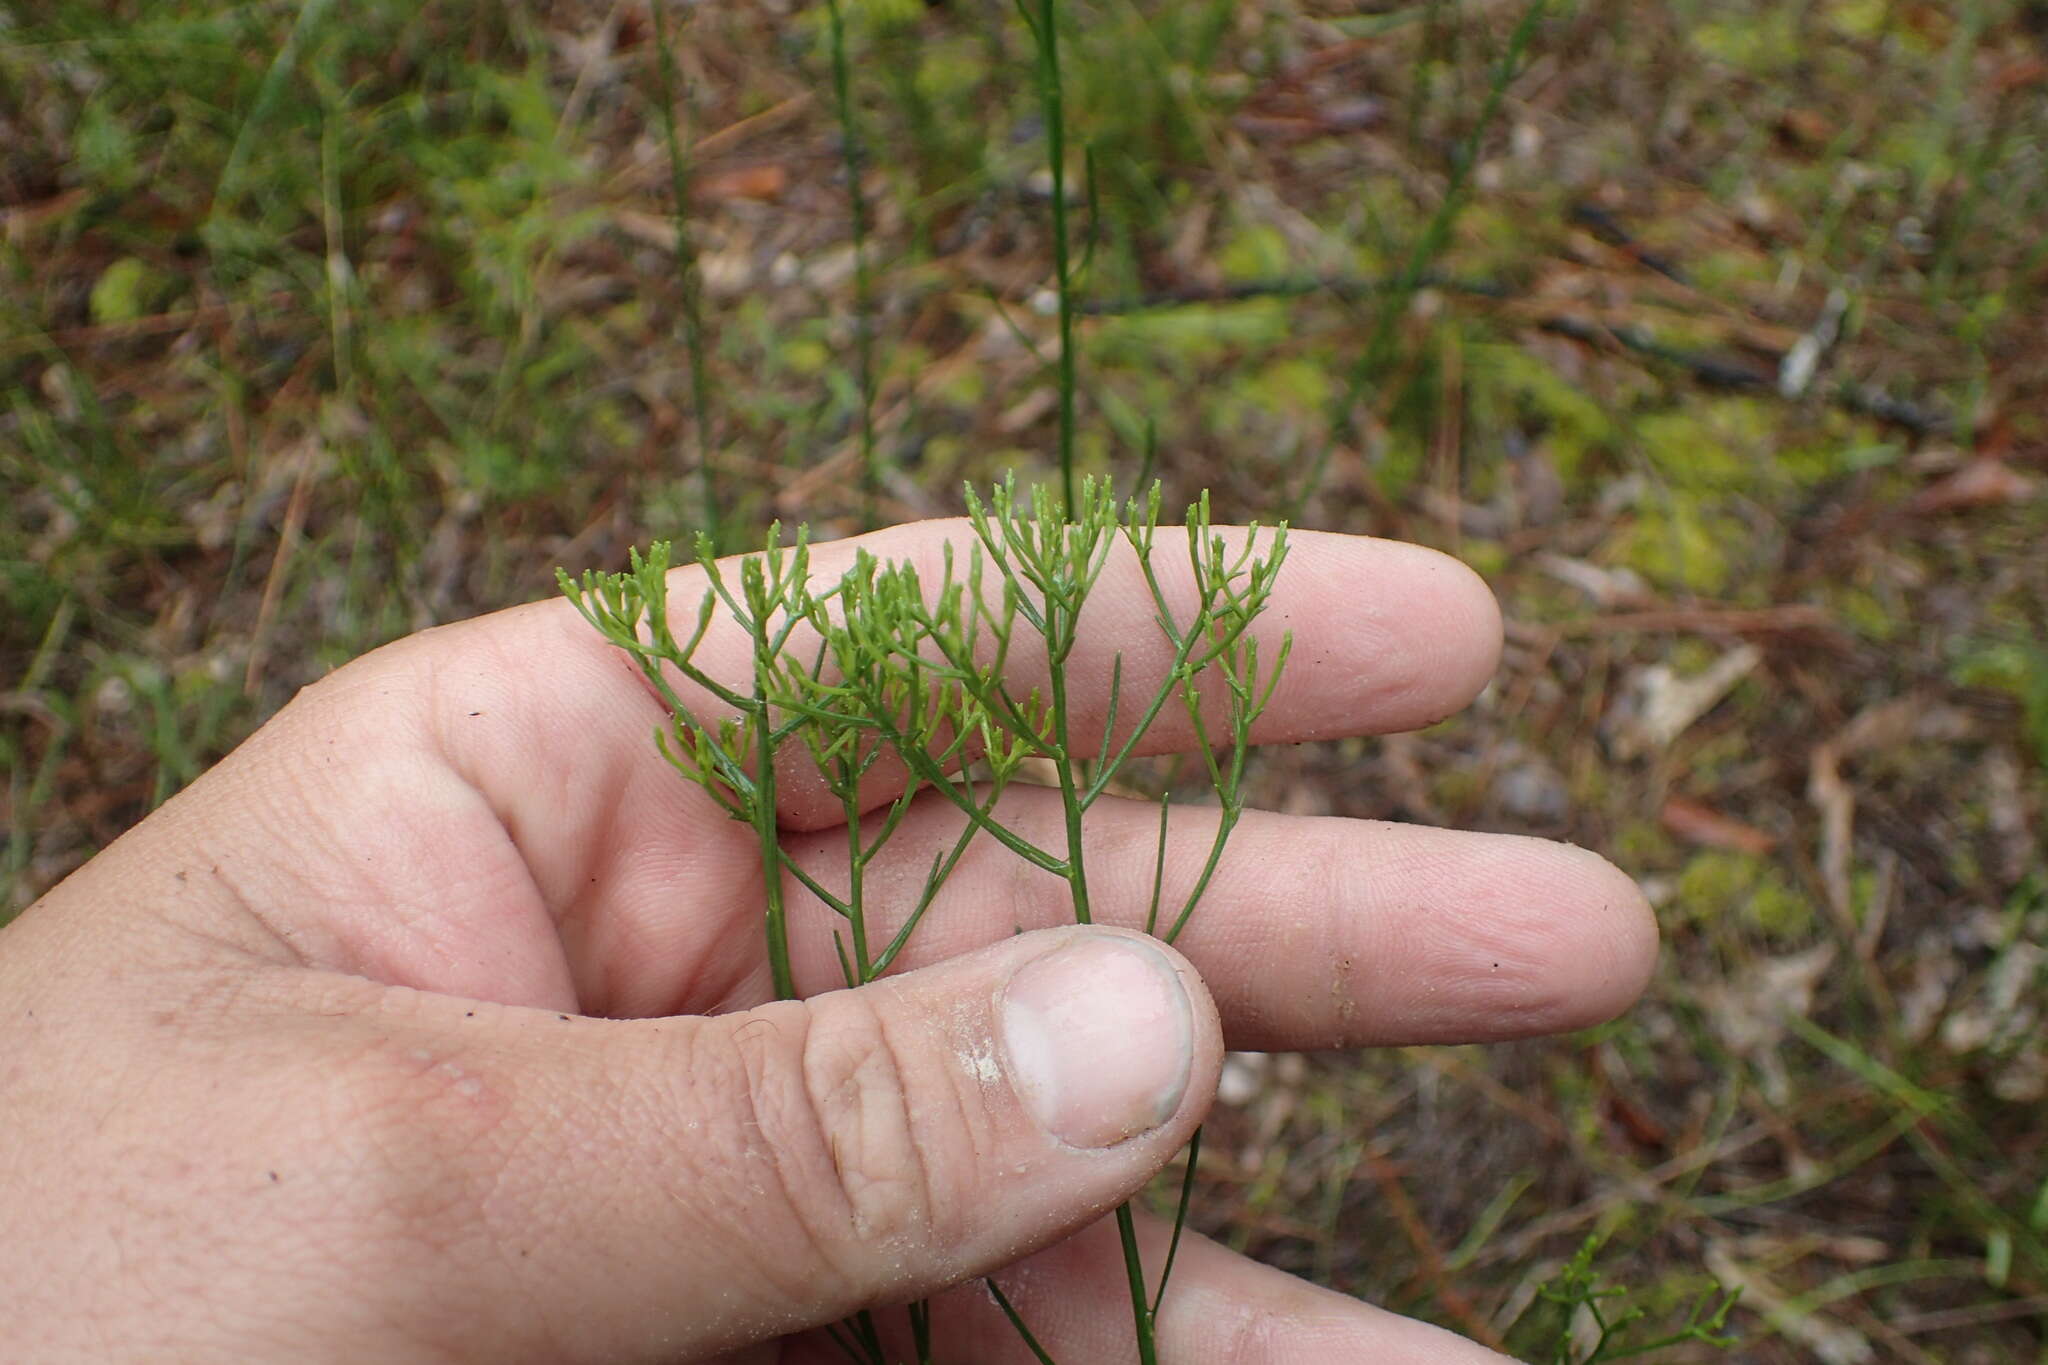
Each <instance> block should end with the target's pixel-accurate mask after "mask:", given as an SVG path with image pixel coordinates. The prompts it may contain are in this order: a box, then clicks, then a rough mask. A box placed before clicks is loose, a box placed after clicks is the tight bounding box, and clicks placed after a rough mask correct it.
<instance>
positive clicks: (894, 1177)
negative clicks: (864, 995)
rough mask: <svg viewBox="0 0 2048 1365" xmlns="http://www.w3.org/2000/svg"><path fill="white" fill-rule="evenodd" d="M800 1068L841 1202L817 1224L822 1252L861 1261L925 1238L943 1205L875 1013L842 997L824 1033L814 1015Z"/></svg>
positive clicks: (903, 1079) (868, 1288)
mask: <svg viewBox="0 0 2048 1365" xmlns="http://www.w3.org/2000/svg"><path fill="white" fill-rule="evenodd" d="M799 1070H800V1074H801V1075H802V1077H803V1087H804V1096H805V1099H806V1101H807V1102H808V1104H809V1107H810V1111H811V1115H812V1121H813V1122H815V1123H816V1125H817V1128H818V1132H819V1134H820V1135H821V1137H822V1140H823V1144H824V1146H825V1149H826V1151H827V1153H828V1154H829V1157H830V1163H831V1165H830V1169H831V1172H832V1183H833V1184H834V1186H835V1187H836V1188H835V1193H836V1194H837V1195H838V1196H839V1197H838V1198H837V1199H834V1200H833V1201H831V1210H830V1211H831V1214H832V1217H831V1219H830V1220H829V1221H826V1222H824V1223H823V1224H822V1225H821V1226H820V1227H819V1228H818V1243H819V1245H820V1247H821V1248H822V1247H823V1246H825V1245H832V1246H834V1247H835V1248H836V1247H839V1246H841V1245H843V1246H845V1247H847V1248H850V1249H852V1250H853V1252H854V1254H855V1257H856V1258H857V1259H860V1260H863V1261H864V1260H866V1259H867V1258H869V1257H872V1256H875V1255H877V1254H878V1253H879V1254H881V1255H884V1256H886V1255H887V1254H888V1251H887V1249H888V1248H889V1247H890V1246H892V1245H895V1244H897V1243H910V1244H916V1243H918V1242H919V1241H921V1240H923V1239H925V1238H928V1237H929V1236H930V1235H931V1233H932V1231H933V1226H934V1219H933V1213H932V1211H933V1209H934V1208H935V1207H940V1206H942V1204H943V1201H941V1200H939V1199H937V1198H935V1193H936V1190H935V1186H934V1182H933V1174H932V1173H933V1165H932V1163H931V1161H930V1159H929V1154H928V1153H927V1151H926V1149H925V1147H924V1144H923V1143H922V1142H921V1141H920V1137H921V1134H920V1131H919V1130H920V1127H921V1125H919V1124H918V1122H917V1119H916V1115H915V1114H914V1113H913V1112H912V1108H911V1084H910V1080H909V1075H910V1073H909V1070H908V1066H907V1064H906V1056H905V1054H904V1053H902V1052H901V1051H899V1050H898V1048H897V1046H896V1040H895V1039H894V1038H892V1037H891V1036H890V1033H889V1030H888V1027H887V1025H886V1024H885V1023H884V1020H883V1016H882V1014H881V1013H880V1012H879V1011H877V1010H872V1009H868V1008H866V1007H865V1004H864V1003H862V1004H855V1003H854V1002H853V1001H852V1000H851V999H849V1000H847V1001H845V1002H843V1003H841V1007H840V1008H838V1009H835V1010H834V1011H833V1012H832V1016H831V1022H830V1023H829V1024H827V1025H825V1027H823V1028H820V1027H819V1025H818V1021H817V1020H816V1019H815V1018H814V1019H813V1021H812V1025H811V1027H810V1028H809V1029H808V1030H807V1031H806V1033H805V1035H804V1043H803V1048H802V1062H801V1066H800V1068H799ZM878 1109H879V1110H881V1111H884V1112H879V1113H878V1112H876V1111H877V1110H878ZM877 1124H879V1125H880V1127H881V1129H882V1130H883V1131H877V1130H876V1128H877ZM892 1158H893V1159H894V1160H892ZM904 1195H907V1197H901V1196H904ZM842 1213H843V1214H844V1219H845V1221H844V1226H839V1218H840V1215H841V1214H842ZM940 1242H941V1244H942V1245H943V1244H944V1242H945V1239H944V1238H943V1237H941V1238H940ZM826 1254H828V1255H844V1252H834V1253H826ZM863 1268H864V1269H865V1268H866V1267H865V1266H864V1267H863ZM863 1288H864V1291H865V1292H864V1296H865V1293H871V1292H879V1291H881V1290H883V1289H885V1288H886V1277H884V1278H883V1279H882V1280H881V1281H875V1280H870V1281H869V1282H868V1283H867V1284H866V1285H864V1286H863Z"/></svg>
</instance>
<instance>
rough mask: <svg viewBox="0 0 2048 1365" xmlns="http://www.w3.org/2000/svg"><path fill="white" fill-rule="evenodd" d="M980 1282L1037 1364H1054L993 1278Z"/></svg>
mask: <svg viewBox="0 0 2048 1365" xmlns="http://www.w3.org/2000/svg"><path fill="white" fill-rule="evenodd" d="M982 1283H983V1284H985V1285H987V1286H988V1292H989V1296H990V1297H991V1298H993V1299H994V1300H995V1301H996V1307H998V1308H1000V1309H1002V1310H1003V1316H1004V1317H1006V1318H1008V1319H1009V1320H1010V1326H1011V1327H1013V1328H1015V1329H1016V1331H1017V1336H1018V1337H1019V1338H1020V1339H1021V1340H1022V1341H1023V1342H1024V1347H1025V1349H1026V1350H1028V1351H1030V1352H1031V1354H1032V1355H1034V1356H1036V1357H1038V1362H1039V1365H1054V1362H1053V1358H1052V1357H1051V1356H1050V1355H1048V1354H1046V1350H1045V1348H1044V1347H1043V1346H1041V1345H1039V1344H1038V1338H1037V1337H1035V1336H1032V1335H1031V1329H1030V1328H1029V1327H1026V1326H1025V1325H1024V1318H1023V1316H1022V1315H1021V1314H1020V1313H1018V1312H1017V1310H1016V1308H1015V1307H1013V1306H1012V1305H1011V1303H1010V1300H1009V1298H1008V1297H1007V1296H1006V1295H1005V1294H1004V1293H1003V1291H1002V1289H1001V1288H1000V1287H999V1286H998V1285H997V1284H996V1282H995V1279H994V1278H993V1277H990V1278H988V1279H984V1280H983V1281H982Z"/></svg>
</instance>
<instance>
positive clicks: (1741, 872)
mask: <svg viewBox="0 0 2048 1365" xmlns="http://www.w3.org/2000/svg"><path fill="white" fill-rule="evenodd" d="M1673 899H1674V901H1675V903H1677V904H1678V905H1682V906H1684V907H1685V909H1686V912H1687V913H1688V914H1689V915H1693V916H1696V917H1698V918H1699V919H1701V920H1703V921H1707V922H1709V923H1712V922H1716V921H1721V920H1724V919H1726V918H1728V917H1734V918H1735V919H1736V920H1738V921H1739V922H1740V923H1741V924H1743V925H1744V926H1746V927H1747V928H1748V929H1750V930H1751V931H1753V932H1755V933H1759V934H1762V935H1763V936H1765V937H1766V938H1768V939H1772V940H1775V941H1779V942H1785V941H1792V940H1798V939H1801V938H1804V937H1805V936H1806V935H1807V934H1808V933H1810V932H1811V931H1812V928H1813V923H1814V907H1813V903H1812V902H1811V901H1810V900H1809V899H1808V898H1807V897H1806V896H1804V895H1802V894H1800V892H1799V890H1798V888H1796V887H1795V886H1793V885H1792V883H1791V882H1790V881H1789V880H1788V879H1787V878H1786V876H1785V874H1784V872H1783V871H1781V870H1780V869H1779V868H1778V866H1777V865H1776V864H1775V863H1772V862H1770V861H1769V860H1767V859H1764V858H1758V857H1753V856H1751V855H1749V854H1745V853H1733V852H1728V851H1724V850H1712V849H1710V850H1707V851H1705V852H1701V853H1696V854H1694V855H1693V856H1692V857H1691V859H1689V860H1688V861H1687V862H1686V864H1685V867H1684V870H1682V871H1681V872H1680V873H1679V876H1678V891H1677V895H1676V896H1675V897H1674V898H1673Z"/></svg>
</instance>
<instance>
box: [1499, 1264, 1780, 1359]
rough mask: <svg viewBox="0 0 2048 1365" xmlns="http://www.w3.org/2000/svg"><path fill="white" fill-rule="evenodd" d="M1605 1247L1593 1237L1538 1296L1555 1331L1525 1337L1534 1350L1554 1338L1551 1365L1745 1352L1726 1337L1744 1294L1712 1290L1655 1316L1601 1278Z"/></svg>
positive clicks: (1549, 1353)
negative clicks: (1691, 1345) (1689, 1347)
mask: <svg viewBox="0 0 2048 1365" xmlns="http://www.w3.org/2000/svg"><path fill="white" fill-rule="evenodd" d="M1605 1241H1606V1238H1605V1237H1604V1236H1602V1235H1600V1234H1597V1233H1596V1234H1594V1235H1593V1236H1591V1237H1588V1238H1587V1239H1586V1240H1585V1241H1584V1242H1583V1243H1581V1244H1580V1246H1579V1249H1578V1251H1577V1252H1575V1253H1574V1254H1573V1256H1572V1258H1571V1260H1569V1261H1567V1262H1566V1263H1565V1265H1564V1268H1563V1269H1562V1270H1560V1271H1559V1272H1558V1273H1557V1275H1556V1277H1555V1278H1553V1279H1552V1280H1550V1281H1549V1282H1548V1283H1546V1284H1545V1285H1543V1286H1542V1288H1540V1289H1538V1290H1537V1297H1538V1299H1539V1300H1540V1301H1541V1302H1542V1304H1543V1306H1544V1310H1545V1311H1543V1312H1542V1313H1541V1314H1539V1315H1538V1316H1539V1318H1540V1319H1542V1320H1545V1322H1547V1324H1548V1325H1547V1329H1546V1327H1545V1326H1544V1325H1542V1324H1539V1325H1538V1330H1537V1331H1536V1332H1533V1333H1531V1332H1518V1334H1517V1335H1518V1336H1527V1337H1528V1338H1529V1339H1530V1340H1531V1341H1532V1342H1534V1341H1536V1340H1537V1339H1538V1338H1539V1337H1540V1336H1541V1335H1542V1334H1543V1332H1544V1331H1545V1330H1547V1332H1548V1334H1549V1340H1548V1342H1547V1343H1546V1344H1544V1345H1543V1346H1541V1347H1539V1348H1538V1349H1541V1350H1542V1351H1544V1353H1545V1354H1544V1356H1543V1359H1544V1360H1545V1361H1546V1362H1547V1365H1604V1362H1607V1361H1614V1360H1632V1359H1636V1358H1638V1357H1642V1356H1647V1355H1649V1354H1650V1353H1652V1352H1654V1351H1662V1350H1666V1349H1668V1348H1670V1347H1673V1346H1678V1345H1682V1344H1684V1343H1687V1342H1695V1343H1698V1344H1700V1345H1704V1346H1712V1347H1718V1348H1720V1349H1724V1350H1725V1349H1727V1348H1729V1347H1732V1346H1735V1345H1738V1344H1739V1341H1738V1339H1737V1338H1736V1337H1733V1336H1727V1335H1723V1332H1724V1329H1725V1328H1726V1327H1727V1324H1728V1315H1729V1313H1731V1312H1733V1311H1734V1308H1735V1302H1736V1299H1737V1297H1738V1294H1739V1291H1734V1290H1724V1289H1722V1288H1720V1287H1719V1286H1718V1285H1709V1286H1708V1287H1706V1288H1705V1289H1702V1290H1699V1291H1698V1292H1697V1293H1696V1294H1693V1295H1691V1296H1690V1297H1689V1298H1688V1299H1687V1300H1686V1301H1684V1302H1681V1303H1679V1304H1677V1305H1675V1306H1671V1307H1669V1308H1665V1311H1656V1310H1653V1309H1652V1308H1651V1307H1650V1306H1648V1305H1646V1304H1642V1303H1639V1302H1637V1301H1636V1299H1637V1298H1638V1296H1637V1295H1634V1294H1631V1293H1630V1292H1629V1291H1628V1290H1626V1289H1623V1288H1621V1287H1619V1286H1617V1285H1615V1284H1613V1283H1611V1282H1609V1281H1608V1280H1607V1279H1606V1278H1605V1277H1604V1276H1603V1275H1602V1274H1601V1273H1600V1271H1599V1270H1598V1268H1597V1266H1596V1264H1595V1262H1596V1261H1597V1259H1598V1257H1599V1254H1600V1249H1601V1247H1602V1245H1603V1244H1604V1243H1605ZM1664 1307H1665V1306H1663V1305H1660V1308H1664ZM1674 1320H1675V1325H1673V1323H1674ZM1653 1334H1654V1335H1653Z"/></svg>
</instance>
